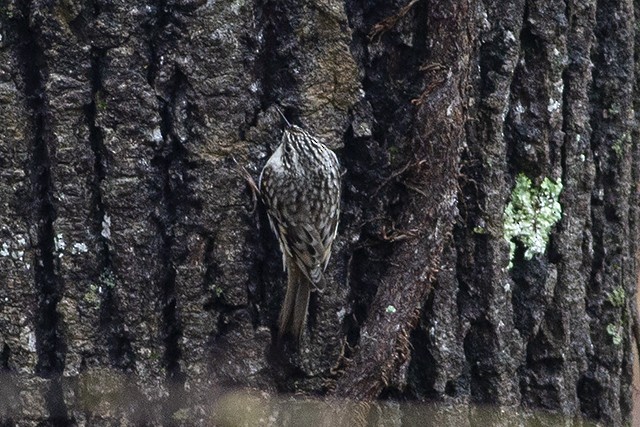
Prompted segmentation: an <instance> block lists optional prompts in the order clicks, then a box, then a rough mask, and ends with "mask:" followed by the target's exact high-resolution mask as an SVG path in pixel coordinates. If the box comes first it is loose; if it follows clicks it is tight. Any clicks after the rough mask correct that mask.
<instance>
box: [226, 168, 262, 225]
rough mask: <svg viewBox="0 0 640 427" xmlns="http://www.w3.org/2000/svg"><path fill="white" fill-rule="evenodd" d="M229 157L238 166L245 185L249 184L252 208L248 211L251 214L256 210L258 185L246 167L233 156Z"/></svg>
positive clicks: (258, 195)
mask: <svg viewBox="0 0 640 427" xmlns="http://www.w3.org/2000/svg"><path fill="white" fill-rule="evenodd" d="M231 159H232V160H233V162H234V163H235V164H236V167H237V168H238V171H239V172H240V175H242V177H243V178H244V180H245V181H246V182H247V185H249V189H250V190H251V200H252V202H253V208H252V209H251V210H250V211H249V213H251V214H252V213H254V212H255V211H256V208H257V207H258V198H259V197H260V189H259V188H258V186H257V185H256V182H255V181H254V180H253V178H252V177H251V174H250V173H249V171H247V169H246V168H245V167H244V166H242V165H241V164H240V163H238V161H237V160H236V158H235V157H233V156H231Z"/></svg>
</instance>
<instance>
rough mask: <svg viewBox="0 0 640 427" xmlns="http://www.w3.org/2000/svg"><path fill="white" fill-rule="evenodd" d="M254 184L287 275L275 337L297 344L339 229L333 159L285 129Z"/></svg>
mask: <svg viewBox="0 0 640 427" xmlns="http://www.w3.org/2000/svg"><path fill="white" fill-rule="evenodd" d="M259 186H260V192H261V194H262V198H263V200H264V202H265V204H266V206H267V213H268V215H269V222H270V223H271V228H272V229H273V231H274V233H275V234H276V236H277V237H278V242H279V243H280V250H281V251H282V262H283V267H284V269H285V270H286V271H287V277H288V280H287V293H286V296H285V299H284V303H283V304H282V309H281V310H280V318H279V338H282V337H284V336H286V335H290V336H292V337H293V338H295V339H296V340H297V341H296V342H300V339H301V337H302V332H303V330H304V324H305V320H306V317H307V307H308V305H309V297H310V294H311V290H312V288H315V287H316V286H317V285H319V283H320V282H321V280H322V277H323V272H324V270H325V268H326V267H327V263H328V262H329V257H330V256H331V245H332V243H333V240H334V238H335V237H336V233H337V230H338V217H339V214H340V166H339V164H338V159H337V158H336V155H335V154H334V153H333V151H331V150H329V149H328V148H327V147H326V146H325V145H324V144H322V143H321V142H320V141H318V140H317V139H316V138H315V137H313V136H312V135H310V134H309V133H308V132H306V131H305V130H303V129H302V128H300V127H298V126H292V125H289V126H287V128H286V129H285V130H284V134H283V136H282V142H281V144H280V146H279V147H278V148H277V149H276V151H275V152H274V153H273V155H271V157H270V158H269V160H268V161H267V164H266V165H265V167H264V169H263V170H262V173H261V174H260V183H259Z"/></svg>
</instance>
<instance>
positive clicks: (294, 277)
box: [278, 261, 311, 344]
mask: <svg viewBox="0 0 640 427" xmlns="http://www.w3.org/2000/svg"><path fill="white" fill-rule="evenodd" d="M287 272H288V280H287V293H286V295H285V297H284V303H283V304H282V309H281V310H280V320H279V331H278V340H279V341H280V342H281V341H282V339H283V338H284V337H285V336H290V337H292V338H293V339H294V340H295V344H299V343H300V340H301V339H302V332H303V331H304V323H305V320H306V319H307V308H308V306H309V297H310V296H311V283H309V279H307V278H306V277H305V275H304V274H302V271H300V269H299V268H298V266H297V265H296V264H295V262H293V261H289V262H288V263H287Z"/></svg>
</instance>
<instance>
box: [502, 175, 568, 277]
mask: <svg viewBox="0 0 640 427" xmlns="http://www.w3.org/2000/svg"><path fill="white" fill-rule="evenodd" d="M561 191H562V183H560V182H555V181H552V180H550V179H549V178H545V179H544V180H543V181H542V183H541V184H540V186H539V187H534V186H533V184H532V183H531V180H530V179H529V178H528V177H527V176H526V175H525V174H523V173H521V174H519V175H518V176H517V177H516V185H515V187H514V188H513V192H512V193H511V201H510V202H509V204H508V205H507V207H506V208H505V210H504V238H505V239H506V240H507V241H508V242H509V244H510V246H511V249H510V252H509V268H511V267H512V265H513V256H514V254H515V251H516V242H515V240H518V241H519V242H520V243H522V244H523V245H524V247H525V253H524V257H525V259H531V258H532V257H533V256H534V255H537V254H543V253H544V251H545V249H546V247H547V243H548V241H549V233H550V232H551V229H552V228H553V226H554V225H555V224H556V223H557V222H558V221H559V220H560V218H561V216H562V206H560V202H559V201H558V198H559V197H560V192H561Z"/></svg>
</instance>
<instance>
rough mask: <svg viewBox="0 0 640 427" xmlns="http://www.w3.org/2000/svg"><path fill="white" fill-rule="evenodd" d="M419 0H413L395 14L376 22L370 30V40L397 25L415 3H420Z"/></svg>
mask: <svg viewBox="0 0 640 427" xmlns="http://www.w3.org/2000/svg"><path fill="white" fill-rule="evenodd" d="M418 1H420V0H411V1H410V2H409V3H408V4H407V5H406V6H403V7H402V8H400V10H399V11H398V13H396V14H395V15H391V16H388V17H386V18H384V19H383V20H382V21H380V22H378V23H377V24H375V25H374V26H373V27H372V28H371V31H370V32H369V40H373V39H374V38H375V37H376V36H380V37H382V34H384V33H386V32H387V31H389V30H390V29H392V28H393V27H395V25H396V24H397V23H398V21H399V20H400V19H401V18H403V17H404V16H405V15H406V14H407V13H409V10H411V8H412V7H413V5H415V4H416V3H418Z"/></svg>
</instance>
